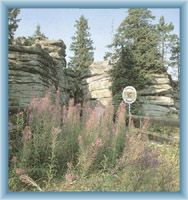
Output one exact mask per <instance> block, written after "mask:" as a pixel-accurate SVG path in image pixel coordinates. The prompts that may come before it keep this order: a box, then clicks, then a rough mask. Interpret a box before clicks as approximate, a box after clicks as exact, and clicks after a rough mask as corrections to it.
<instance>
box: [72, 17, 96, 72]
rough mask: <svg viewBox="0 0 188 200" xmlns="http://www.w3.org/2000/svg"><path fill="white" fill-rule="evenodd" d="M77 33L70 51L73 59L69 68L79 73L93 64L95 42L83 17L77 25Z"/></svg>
mask: <svg viewBox="0 0 188 200" xmlns="http://www.w3.org/2000/svg"><path fill="white" fill-rule="evenodd" d="M75 28H76V32H75V35H74V36H73V37H72V40H73V41H72V44H71V46H70V50H71V51H73V57H71V58H70V63H69V66H70V67H72V68H74V69H75V70H77V71H82V69H86V68H88V67H89V66H90V65H91V63H92V62H93V60H94V58H93V56H94V53H93V50H94V48H93V46H92V45H93V41H92V40H91V38H90V36H91V35H90V33H89V31H88V30H89V26H88V22H87V19H85V17H84V16H81V17H80V19H79V20H77V21H76V24H75Z"/></svg>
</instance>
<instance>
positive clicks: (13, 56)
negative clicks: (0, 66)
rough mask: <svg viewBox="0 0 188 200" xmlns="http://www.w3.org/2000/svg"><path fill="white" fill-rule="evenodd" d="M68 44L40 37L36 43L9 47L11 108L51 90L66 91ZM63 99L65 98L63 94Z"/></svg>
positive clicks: (23, 105) (24, 103) (24, 104)
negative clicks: (65, 68) (66, 54)
mask: <svg viewBox="0 0 188 200" xmlns="http://www.w3.org/2000/svg"><path fill="white" fill-rule="evenodd" d="M65 48H66V47H65V44H64V43H63V41H61V40H59V41H52V40H47V39H45V40H41V41H40V40H38V41H37V40H36V41H35V43H34V44H33V45H32V46H18V45H17V46H16V45H13V46H9V55H8V58H9V108H10V109H13V108H22V107H25V106H26V105H28V103H29V102H30V101H31V99H32V98H33V97H40V96H44V94H45V93H46V91H47V90H49V89H50V90H51V91H52V93H55V92H56V90H57V89H58V87H60V89H61V91H64V90H65V89H66V87H67V83H66V81H65V80H64V76H63V68H64V67H65V66H66V62H65ZM62 94H63V96H62V98H65V95H64V93H62Z"/></svg>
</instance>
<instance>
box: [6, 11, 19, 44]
mask: <svg viewBox="0 0 188 200" xmlns="http://www.w3.org/2000/svg"><path fill="white" fill-rule="evenodd" d="M19 14H20V9H17V8H14V9H13V8H11V9H8V31H9V33H8V41H9V44H12V42H13V40H14V33H15V31H16V30H17V28H18V22H19V21H20V20H21V19H18V15H19Z"/></svg>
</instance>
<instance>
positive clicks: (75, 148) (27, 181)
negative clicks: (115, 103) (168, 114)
mask: <svg viewBox="0 0 188 200" xmlns="http://www.w3.org/2000/svg"><path fill="white" fill-rule="evenodd" d="M81 109H82V113H83V115H82V116H80V112H81ZM113 112H114V110H113V107H108V108H105V109H104V108H103V107H100V106H96V107H95V108H93V109H92V108H90V107H89V106H88V105H87V104H86V105H84V106H83V108H81V106H80V105H74V104H73V102H70V103H69V106H67V107H66V106H61V104H60V93H59V91H58V92H57V96H56V99H55V101H52V100H51V95H50V93H49V92H48V93H47V94H46V96H45V97H44V98H34V99H33V100H32V101H31V103H30V105H29V106H28V108H27V109H26V111H25V112H24V113H18V114H17V115H16V117H15V122H17V123H16V125H17V128H16V132H13V133H11V135H10V137H9V138H10V141H9V144H10V151H9V156H10V158H9V189H10V190H11V191H51V190H57V187H58V186H57V185H55V186H53V184H55V183H56V182H58V181H60V182H62V185H63V188H61V187H62V186H61V187H60V188H59V189H58V190H60V191H66V190H67V189H66V188H67V187H69V189H70V187H72V190H73V191H76V190H81V191H82V190H83V191H85V190H87V191H88V190H89V191H91V190H101V191H114V190H115V191H177V190H178V188H179V179H178V177H179V176H178V174H179V162H178V161H179V157H178V153H177V152H178V147H176V148H174V152H169V150H168V149H166V150H164V148H159V147H156V146H151V145H150V143H149V142H148V140H147V137H146V136H143V133H142V132H143V130H142V129H146V127H147V123H148V122H145V123H143V126H142V127H141V129H140V130H139V131H138V133H137V134H132V133H131V132H130V130H128V129H127V127H126V126H125V105H124V104H123V103H122V104H120V106H119V109H118V111H117V117H116V120H115V122H114V121H113ZM144 132H145V130H144ZM162 149H163V150H162ZM164 152H165V153H164ZM97 177H98V178H97ZM88 181H90V182H88ZM93 181H94V182H93ZM114 181H115V182H116V181H118V184H116V185H114V183H115V182H114ZM92 182H93V183H95V182H96V184H95V185H92ZM77 183H79V184H80V186H78V185H77ZM86 185H87V188H85V187H86ZM96 185H97V187H96ZM88 187H89V188H88ZM53 188H55V189H53Z"/></svg>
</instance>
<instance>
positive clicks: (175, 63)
mask: <svg viewBox="0 0 188 200" xmlns="http://www.w3.org/2000/svg"><path fill="white" fill-rule="evenodd" d="M171 44H172V47H171V56H170V61H171V63H170V66H171V67H173V68H174V70H175V71H177V73H178V76H177V78H178V80H179V76H180V41H179V38H178V36H177V35H176V34H174V35H172V37H171Z"/></svg>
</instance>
